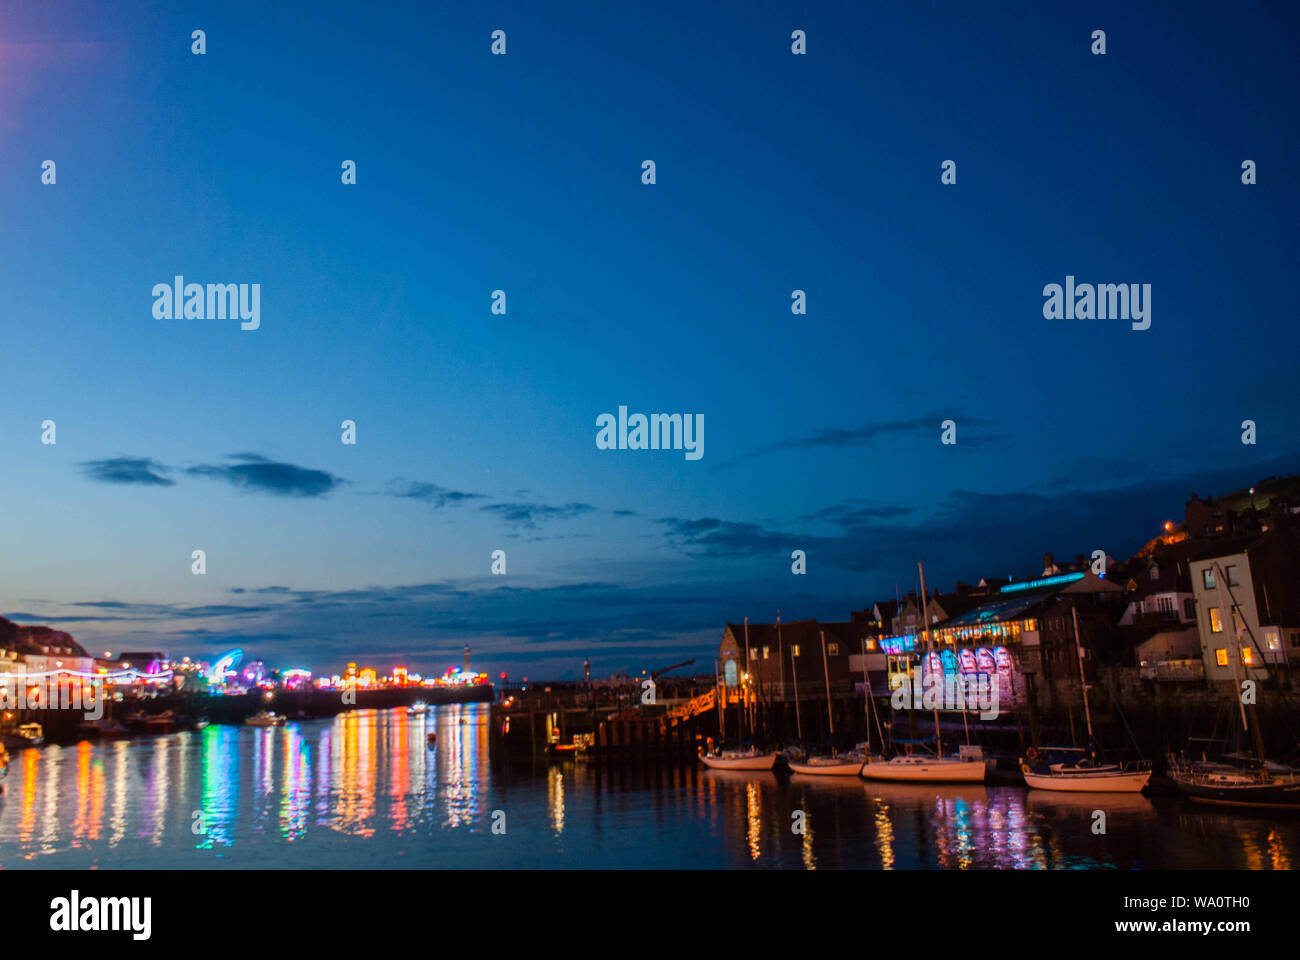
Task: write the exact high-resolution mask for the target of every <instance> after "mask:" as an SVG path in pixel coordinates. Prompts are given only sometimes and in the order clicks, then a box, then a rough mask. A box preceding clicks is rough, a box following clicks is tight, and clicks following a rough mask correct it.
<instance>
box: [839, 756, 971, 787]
mask: <svg viewBox="0 0 1300 960" xmlns="http://www.w3.org/2000/svg"><path fill="white" fill-rule="evenodd" d="M987 773H988V764H987V763H986V762H985V760H984V759H983V758H981V759H978V760H977V759H966V758H963V757H960V756H958V757H927V756H921V755H905V756H901V757H894V758H893V759H891V760H868V761H867V762H866V763H864V764H863V765H862V776H864V777H865V778H867V779H868V780H892V781H902V782H910V783H982V782H983V781H984V777H985V775H986V774H987Z"/></svg>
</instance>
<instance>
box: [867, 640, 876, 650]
mask: <svg viewBox="0 0 1300 960" xmlns="http://www.w3.org/2000/svg"><path fill="white" fill-rule="evenodd" d="M867 649H868V650H874V649H876V641H874V640H868V641H867Z"/></svg>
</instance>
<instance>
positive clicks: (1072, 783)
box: [1020, 759, 1151, 793]
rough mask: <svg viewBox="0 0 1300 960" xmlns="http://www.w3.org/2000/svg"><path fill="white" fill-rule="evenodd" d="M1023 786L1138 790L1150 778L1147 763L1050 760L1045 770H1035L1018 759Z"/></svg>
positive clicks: (1085, 790) (1084, 790)
mask: <svg viewBox="0 0 1300 960" xmlns="http://www.w3.org/2000/svg"><path fill="white" fill-rule="evenodd" d="M1020 772H1021V773H1023V774H1024V777H1025V785H1026V786H1027V787H1029V788H1030V789H1032V790H1067V791H1071V792H1075V793H1141V792H1142V789H1143V788H1144V787H1145V786H1146V785H1147V781H1149V780H1150V779H1151V765H1150V764H1149V763H1132V764H1124V765H1122V766H1121V765H1120V764H1117V763H1098V764H1094V763H1090V762H1089V761H1088V760H1086V759H1085V760H1081V761H1079V762H1078V763H1077V764H1074V765H1072V766H1071V765H1067V764H1064V763H1053V764H1050V765H1049V766H1048V768H1047V769H1046V770H1042V769H1039V770H1034V769H1033V768H1032V767H1030V766H1029V764H1028V763H1026V762H1025V761H1024V760H1021V762H1020Z"/></svg>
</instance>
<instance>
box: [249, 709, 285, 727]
mask: <svg viewBox="0 0 1300 960" xmlns="http://www.w3.org/2000/svg"><path fill="white" fill-rule="evenodd" d="M284 721H285V718H284V715H283V714H279V713H272V712H271V711H270V710H259V711H258V712H257V713H255V714H253V715H252V716H251V717H249V718H247V719H246V720H245V721H244V723H246V724H248V725H249V726H250V727H280V726H283V725H284Z"/></svg>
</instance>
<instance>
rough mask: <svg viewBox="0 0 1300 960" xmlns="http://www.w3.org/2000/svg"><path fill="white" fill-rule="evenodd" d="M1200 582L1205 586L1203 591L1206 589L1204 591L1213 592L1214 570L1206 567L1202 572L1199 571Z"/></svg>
mask: <svg viewBox="0 0 1300 960" xmlns="http://www.w3.org/2000/svg"><path fill="white" fill-rule="evenodd" d="M1201 582H1202V583H1204V584H1205V589H1206V590H1213V589H1214V587H1215V583H1214V568H1213V567H1206V568H1205V569H1204V570H1202V571H1201Z"/></svg>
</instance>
